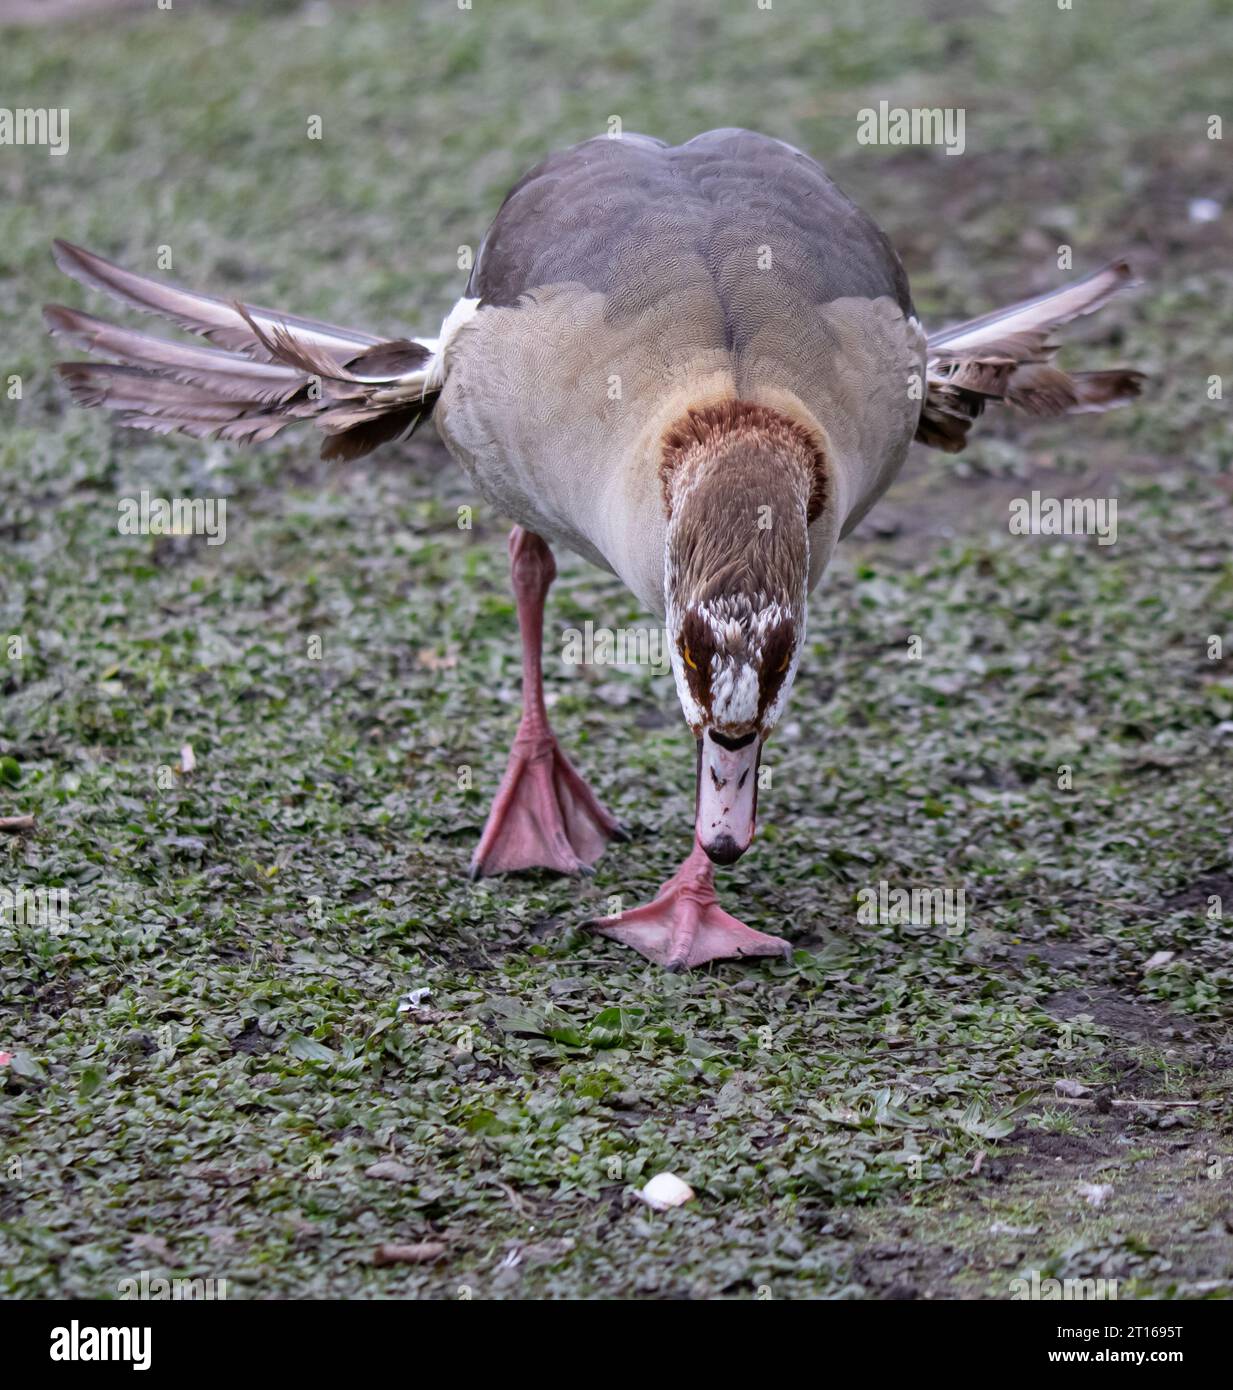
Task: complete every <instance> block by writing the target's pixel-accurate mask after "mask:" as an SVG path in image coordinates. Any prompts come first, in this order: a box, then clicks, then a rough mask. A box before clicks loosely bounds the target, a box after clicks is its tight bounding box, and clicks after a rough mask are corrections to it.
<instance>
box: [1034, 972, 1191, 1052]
mask: <svg viewBox="0 0 1233 1390" xmlns="http://www.w3.org/2000/svg"><path fill="white" fill-rule="evenodd" d="M1042 1007H1043V1008H1045V1009H1047V1010H1048V1011H1049V1013H1051V1014H1056V1015H1057V1016H1058V1017H1059V1018H1074V1017H1076V1016H1077V1015H1078V1014H1089V1015H1090V1016H1091V1018H1092V1020H1093V1021H1094V1022H1095V1024H1096V1026H1097V1027H1098V1028H1103V1029H1105V1030H1106V1031H1107V1032H1109V1033H1111V1034H1113V1036H1114V1037H1115V1038H1124V1039H1128V1040H1130V1041H1131V1042H1139V1043H1144V1042H1146V1043H1154V1044H1156V1045H1164V1044H1167V1043H1170V1042H1176V1041H1179V1040H1181V1041H1186V1042H1188V1041H1190V1040H1191V1039H1192V1038H1193V1037H1194V1035H1195V1034H1196V1033H1197V1032H1198V1025H1197V1024H1196V1023H1195V1022H1194V1021H1193V1020H1191V1019H1188V1018H1185V1017H1183V1016H1182V1015H1181V1014H1173V1013H1169V1012H1166V1011H1165V1010H1162V1009H1154V1008H1153V1007H1152V1006H1151V1005H1150V1004H1148V1003H1146V1002H1145V1001H1144V1000H1142V999H1129V998H1127V997H1126V996H1125V995H1121V994H1119V993H1118V992H1117V991H1116V990H1113V989H1108V988H1105V987H1104V986H1102V985H1089V986H1086V987H1080V988H1077V989H1065V990H1059V991H1058V993H1056V994H1051V995H1049V997H1048V998H1047V999H1045V1000H1043V1001H1042Z"/></svg>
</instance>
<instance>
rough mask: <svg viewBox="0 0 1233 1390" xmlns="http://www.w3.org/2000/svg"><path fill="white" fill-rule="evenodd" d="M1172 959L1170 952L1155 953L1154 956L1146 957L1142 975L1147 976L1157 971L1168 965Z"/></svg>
mask: <svg viewBox="0 0 1233 1390" xmlns="http://www.w3.org/2000/svg"><path fill="white" fill-rule="evenodd" d="M1172 959H1173V952H1172V951H1157V952H1156V954H1155V955H1153V956H1148V958H1147V959H1146V960H1145V961H1144V962H1143V973H1144V974H1145V975H1149V974H1151V972H1152V971H1153V970H1159V969H1160V967H1161V966H1162V965H1168V963H1169V962H1170V961H1171V960H1172Z"/></svg>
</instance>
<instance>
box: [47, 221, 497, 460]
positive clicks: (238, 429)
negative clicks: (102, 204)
mask: <svg viewBox="0 0 1233 1390" xmlns="http://www.w3.org/2000/svg"><path fill="white" fill-rule="evenodd" d="M54 255H55V259H56V264H57V265H59V267H60V268H61V269H62V270H63V271H64V272H65V273H66V274H68V275H70V276H72V278H73V279H75V280H78V281H79V282H80V283H82V284H84V285H87V286H89V287H91V288H94V289H101V290H103V291H105V292H106V293H107V294H110V295H111V296H112V297H113V298H115V299H118V300H120V301H121V302H122V303H124V304H126V305H128V306H130V307H132V308H136V309H140V310H141V311H143V312H145V313H150V314H155V315H158V316H159V317H161V318H164V319H167V320H169V321H170V322H172V323H174V324H176V325H177V326H178V327H180V328H183V329H186V330H187V331H188V332H190V333H195V334H197V335H199V336H200V337H203V338H206V339H207V340H208V341H209V342H211V343H213V344H214V346H213V347H203V346H199V345H197V344H193V343H184V342H180V341H176V340H173V339H168V338H162V337H158V336H156V335H154V334H149V333H140V332H137V331H135V330H133V329H129V328H124V327H121V326H119V325H116V324H111V323H107V322H106V321H105V320H103V319H98V318H95V317H94V316H93V315H91V314H85V313H82V312H80V311H79V310H76V309H67V308H64V307H63V306H61V305H48V307H47V308H46V309H45V310H44V318H45V320H46V323H47V327H48V329H49V330H50V331H51V333H52V334H53V335H55V336H57V337H63V338H66V339H67V340H69V341H70V342H72V343H74V344H75V345H76V346H77V347H79V348H81V349H83V350H84V351H86V352H88V353H89V354H90V355H91V356H92V357H95V358H99V359H102V361H101V362H62V363H59V364H58V366H57V370H58V371H59V372H60V375H61V376H62V377H63V378H64V380H65V382H66V383H67V384H68V387H69V389H70V391H71V392H72V393H73V396H74V398H75V399H76V400H77V402H78V403H79V404H82V405H87V406H103V407H105V408H106V409H109V410H115V411H118V412H119V413H120V420H121V423H122V424H125V425H129V426H131V427H133V428H135V429H144V430H151V431H154V432H156V433H163V434H165V433H171V432H172V431H176V430H179V431H181V432H183V433H185V434H189V435H193V436H196V437H203V436H213V437H216V438H220V439H230V440H238V441H242V442H263V441H265V440H267V439H270V438H272V437H273V436H274V435H276V434H278V433H279V432H280V431H281V430H283V429H285V428H286V427H287V426H288V425H291V424H294V423H296V422H298V421H300V420H311V421H312V422H313V423H314V424H315V425H316V426H317V427H318V429H320V430H321V431H322V432H323V433H324V434H325V435H326V436H327V439H326V442H325V444H324V445H323V446H322V451H321V452H322V456H323V457H324V458H352V457H356V456H358V455H360V454H365V453H368V452H369V451H370V450H371V449H374V448H376V447H377V445H378V444H382V443H384V442H386V441H387V440H389V439H395V438H398V437H399V436H401V435H403V434H405V433H407V432H409V431H410V430H412V429H414V427H415V426H416V425H417V424H418V423H419V422H420V420H422V419H423V418H424V417H425V416H426V415H428V414H429V413H431V410H432V407H433V404H434V403H435V401H436V398H437V396H438V395H439V394H440V390H441V385H442V382H443V379H444V363H443V350H442V348H441V347H439V345H438V342H437V341H436V340H433V339H423V340H421V339H412V338H398V339H382V338H376V337H374V336H373V335H372V334H370V333H363V332H360V331H359V330H356V329H350V328H339V327H337V326H336V325H334V324H327V323H322V322H319V321H317V320H315V319H305V318H300V317H298V316H296V315H293V314H282V313H279V312H277V311H276V310H272V309H262V308H258V307H256V306H254V305H250V304H241V303H239V302H238V301H236V302H232V303H228V302H226V301H225V300H222V299H216V298H214V297H212V296H210V295H203V294H197V293H196V292H195V291H192V290H187V289H184V288H182V287H181V286H179V285H174V284H170V283H169V282H166V281H163V280H156V279H152V278H150V277H148V276H144V275H137V274H135V273H134V272H132V271H128V270H124V269H122V268H121V267H120V266H117V265H113V264H112V263H111V262H110V261H107V260H104V259H103V257H101V256H96V255H94V254H93V253H92V252H89V251H85V250H83V249H82V248H81V247H78V246H72V245H70V244H69V243H68V242H63V241H57V242H56V243H55V248H54ZM464 303H470V301H464ZM455 312H457V311H455ZM451 318H454V316H453V315H452V316H451ZM443 341H444V335H443Z"/></svg>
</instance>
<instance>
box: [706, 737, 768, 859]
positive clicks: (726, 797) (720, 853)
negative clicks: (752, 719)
mask: <svg viewBox="0 0 1233 1390" xmlns="http://www.w3.org/2000/svg"><path fill="white" fill-rule="evenodd" d="M761 759H762V740H761V738H759V736H758V735H757V734H756V733H751V734H745V735H744V736H743V737H741V738H729V737H727V736H726V735H725V734H720V733H716V732H715V730H713V729H711V728H706V729H704V730H703V731H702V737H701V738H700V739H699V740H698V799H697V805H696V809H695V813H694V823H695V826H696V829H697V836H698V843H699V844H700V845H701V846H702V848H703V849H704V850H705V851H706V854H707V857H708V858H709V859H710V860H711V862H712V863H714V864H735V863H736V861H737V860H738V859H739V858H740V857H741V855H742V854H744V853H745V851H746V850H747V849H748V848H749V846H750V844H751V843H752V842H753V837H754V821H755V818H756V816H757V810H758V763H759V762H760V761H761Z"/></svg>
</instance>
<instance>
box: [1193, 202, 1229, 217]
mask: <svg viewBox="0 0 1233 1390" xmlns="http://www.w3.org/2000/svg"><path fill="white" fill-rule="evenodd" d="M1189 211H1190V220H1191V221H1192V222H1215V221H1216V219H1217V218H1218V217H1219V216H1220V214H1221V213H1222V212H1223V211H1224V209H1223V208H1222V207H1221V206H1220V204H1219V203H1218V202H1217V201H1216V200H1215V198H1191V200H1190V209H1189Z"/></svg>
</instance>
